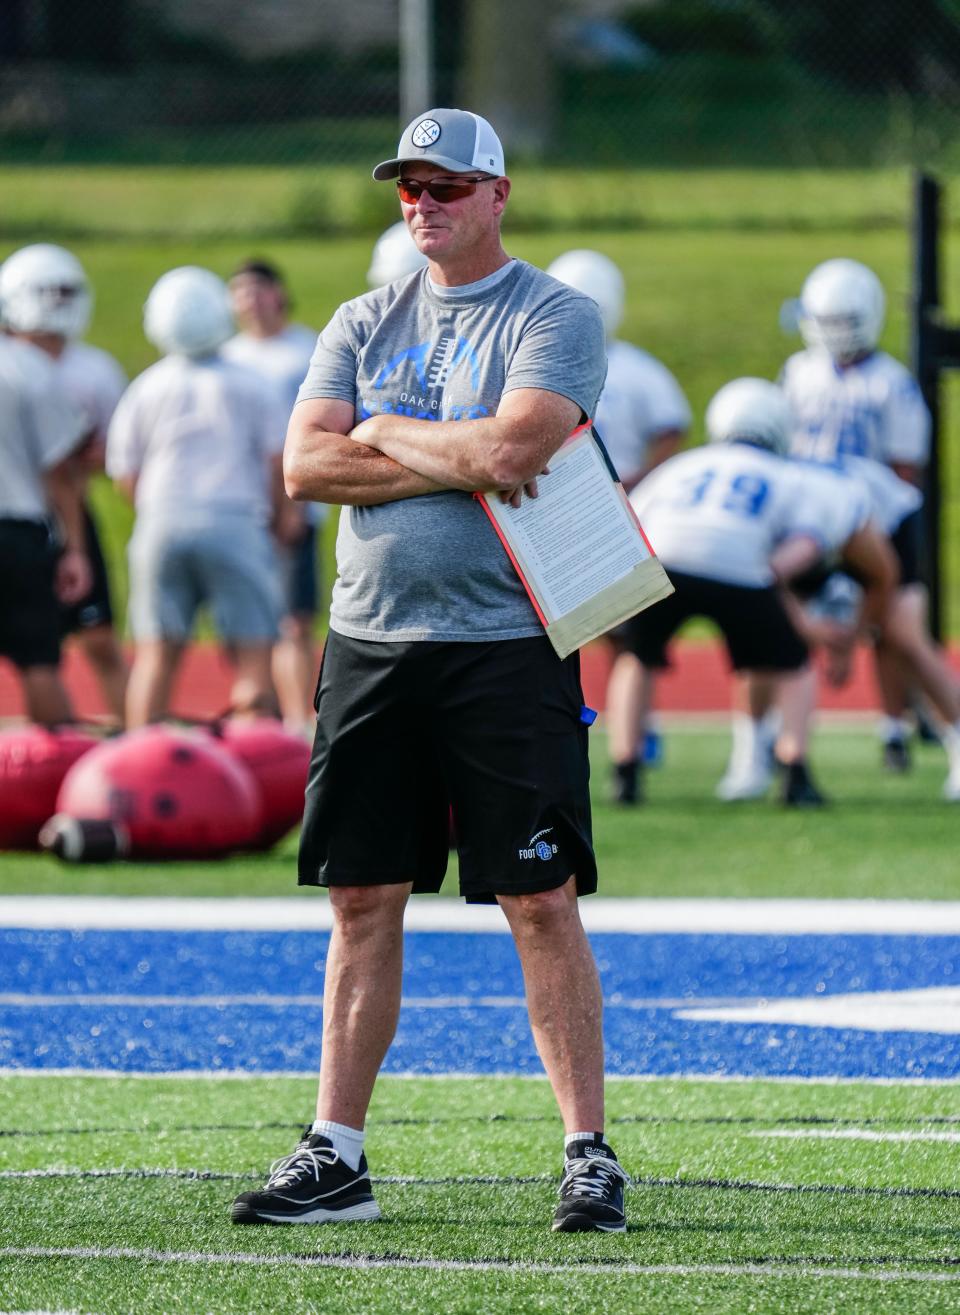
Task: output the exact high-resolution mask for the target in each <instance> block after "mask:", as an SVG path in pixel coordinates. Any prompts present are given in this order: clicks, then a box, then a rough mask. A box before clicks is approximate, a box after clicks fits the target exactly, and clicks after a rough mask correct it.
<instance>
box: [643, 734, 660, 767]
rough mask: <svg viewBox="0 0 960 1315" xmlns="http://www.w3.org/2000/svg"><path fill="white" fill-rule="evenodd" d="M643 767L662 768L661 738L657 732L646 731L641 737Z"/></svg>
mask: <svg viewBox="0 0 960 1315" xmlns="http://www.w3.org/2000/svg"><path fill="white" fill-rule="evenodd" d="M642 757H643V765H644V767H662V766H663V736H662V735H661V734H660V732H659V731H647V732H646V733H645V734H644V737H643V754H642Z"/></svg>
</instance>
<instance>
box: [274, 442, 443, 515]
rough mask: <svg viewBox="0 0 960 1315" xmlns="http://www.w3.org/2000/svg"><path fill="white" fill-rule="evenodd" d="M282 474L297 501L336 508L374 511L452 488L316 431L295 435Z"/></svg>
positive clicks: (369, 449) (370, 450)
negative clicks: (384, 505) (379, 505)
mask: <svg viewBox="0 0 960 1315" xmlns="http://www.w3.org/2000/svg"><path fill="white" fill-rule="evenodd" d="M283 471H284V477H285V482H286V489H287V493H288V494H289V496H290V497H291V498H293V499H294V500H295V501H297V502H330V503H333V504H334V505H336V506H348V507H373V506H377V505H378V504H379V503H382V502H399V501H402V500H403V499H404V498H417V497H420V496H422V495H423V494H425V493H438V492H440V491H442V490H443V489H445V488H450V487H451V486H450V485H449V484H443V483H440V482H439V481H436V480H433V479H429V478H427V477H426V476H424V475H422V474H419V473H417V472H416V471H414V470H411V469H409V468H407V467H406V466H403V465H401V464H400V463H399V462H398V461H395V460H393V458H392V457H389V456H387V455H386V454H385V453H383V452H378V451H376V450H375V449H374V448H372V447H367V446H365V445H364V444H362V443H356V442H354V441H353V440H352V439H350V438H347V437H345V436H344V435H341V434H331V433H326V432H317V431H308V432H306V433H300V434H298V435H297V436H296V439H295V441H294V442H293V443H292V444H290V445H289V447H288V450H287V451H286V452H285V454H284V462H283Z"/></svg>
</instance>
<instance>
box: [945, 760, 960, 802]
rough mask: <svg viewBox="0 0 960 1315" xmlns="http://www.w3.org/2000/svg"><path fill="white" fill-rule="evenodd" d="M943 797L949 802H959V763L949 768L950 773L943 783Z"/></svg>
mask: <svg viewBox="0 0 960 1315" xmlns="http://www.w3.org/2000/svg"><path fill="white" fill-rule="evenodd" d="M943 797H944V799H946V801H947V802H948V803H950V804H956V803H960V763H955V764H954V765H953V766H952V767H951V768H950V774H949V776H948V777H947V779H946V780H945V781H944V783H943Z"/></svg>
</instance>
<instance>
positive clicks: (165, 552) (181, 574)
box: [107, 266, 300, 728]
mask: <svg viewBox="0 0 960 1315" xmlns="http://www.w3.org/2000/svg"><path fill="white" fill-rule="evenodd" d="M144 332H145V334H146V336H147V338H148V339H149V340H150V341H151V342H152V343H153V344H154V345H155V346H156V347H157V348H158V349H159V350H160V351H161V352H162V353H164V356H163V359H162V360H160V361H158V362H157V363H156V364H155V365H151V366H150V367H149V368H148V369H147V370H145V371H144V372H143V374H141V375H140V376H139V377H138V378H137V379H135V380H134V381H133V383H132V384H131V385H130V387H129V388H128V389H127V391H126V392H125V393H124V395H123V397H122V398H121V400H120V404H119V406H118V407H117V410H116V412H115V414H114V417H113V420H112V421H111V422H110V430H109V433H108V435H107V473H108V474H109V475H110V476H111V478H113V479H114V480H116V481H117V483H118V484H119V485H120V487H121V488H122V489H123V491H124V492H125V493H126V494H127V495H128V496H129V497H130V498H132V499H133V500H134V503H135V506H136V513H137V519H136V523H135V525H134V530H133V536H132V538H131V540H130V546H129V550H128V551H129V558H130V626H131V629H132V631H133V635H134V639H135V640H136V645H137V648H136V656H135V658H134V663H133V669H132V671H131V673H130V683H129V688H128V690H127V724H128V726H129V727H131V728H134V727H138V726H142V725H144V724H146V723H148V722H153V721H160V720H162V718H163V717H164V716H165V715H166V714H167V711H168V707H169V700H170V692H171V687H172V684H173V680H174V676H175V675H176V671H177V668H178V666H179V663H180V659H181V657H182V655H183V652H184V649H185V647H186V644H187V642H188V640H189V639H190V635H191V632H192V629H193V624H194V620H195V617H196V613H197V610H198V608H199V607H201V606H202V605H204V604H208V605H209V607H210V609H211V611H212V613H213V621H214V625H215V626H216V629H217V632H218V635H219V637H220V640H221V642H222V644H223V648H224V650H225V653H226V656H227V658H228V659H229V661H230V662H231V664H232V665H233V667H234V670H235V679H234V683H233V690H232V694H231V703H232V706H233V709H234V710H235V711H244V712H248V713H249V712H257V711H260V712H263V711H272V710H273V705H274V698H273V687H272V682H271V677H270V654H271V650H272V647H273V644H274V642H275V640H276V637H277V628H278V621H279V616H280V613H281V590H280V583H279V574H278V569H277V560H276V553H275V548H274V543H273V540H272V538H271V534H270V530H271V528H272V529H273V531H274V533H275V534H276V535H277V537H278V538H279V539H280V541H281V542H286V543H289V542H290V541H291V539H292V538H293V537H295V534H296V532H297V531H298V530H299V526H300V522H299V519H298V520H297V521H296V524H295V525H291V526H285V523H284V516H285V515H286V513H287V509H288V508H289V505H290V504H289V499H288V498H287V497H286V495H285V494H284V492H283V471H282V453H283V440H284V430H285V428H286V419H287V417H286V414H285V412H284V408H283V407H282V406H281V404H280V401H279V397H278V394H277V390H276V389H275V387H273V386H272V385H271V384H269V383H267V382H266V380H264V379H263V378H262V377H261V376H260V375H258V374H257V373H256V372H255V371H252V370H248V369H244V368H243V367H242V366H240V365H238V364H237V363H236V362H234V361H227V360H224V358H223V357H222V356H221V355H220V353H219V351H218V348H219V347H220V346H221V345H222V344H223V343H224V342H225V341H226V340H227V338H229V337H230V335H231V334H232V333H233V319H232V316H231V313H230V302H229V297H228V293H227V288H226V285H225V284H224V283H223V282H222V281H221V280H220V279H218V278H217V277H216V276H215V275H214V274H212V273H210V271H209V270H205V269H198V268H196V267H193V266H187V267H184V268H180V269H174V270H171V271H170V272H169V273H167V274H164V275H163V277H162V278H161V279H160V280H159V281H158V282H157V283H156V284H155V286H154V287H153V289H152V291H151V292H150V295H149V297H148V298H147V302H146V306H145V307H144Z"/></svg>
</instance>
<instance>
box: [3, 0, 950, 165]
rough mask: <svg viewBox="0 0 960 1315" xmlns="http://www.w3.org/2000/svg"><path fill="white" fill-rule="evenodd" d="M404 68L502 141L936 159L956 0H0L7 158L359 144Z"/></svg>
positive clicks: (305, 151)
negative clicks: (471, 112)
mask: <svg viewBox="0 0 960 1315" xmlns="http://www.w3.org/2000/svg"><path fill="white" fill-rule="evenodd" d="M411 73H413V75H414V76H413V77H411ZM411 86H414V87H419V88H423V89H425V90H426V89H429V90H430V91H431V92H432V95H431V96H430V98H429V99H431V100H432V102H433V103H435V104H443V103H460V104H467V105H470V106H471V107H472V108H476V109H478V110H480V111H481V112H484V113H486V114H488V116H489V117H490V118H491V119H493V121H494V122H495V123H496V124H497V126H498V128H499V129H500V130H501V132H502V134H503V136H504V137H505V139H506V140H507V141H508V143H510V145H511V157H512V158H513V159H514V160H516V159H517V158H518V155H519V156H520V157H521V158H524V159H527V160H543V161H545V162H560V163H578V164H579V163H582V162H591V161H592V162H599V163H603V164H607V165H625V166H640V165H646V166H701V165H711V166H744V167H748V166H768V165H771V166H773V165H779V166H783V165H793V166H805V167H813V168H830V167H840V166H862V165H900V164H905V163H911V164H919V163H924V164H938V165H940V166H941V167H949V166H950V165H951V164H952V163H955V161H954V160H953V158H952V157H953V155H955V154H956V146H955V144H954V143H955V142H956V140H957V138H958V128H960V0H911V3H910V4H909V5H908V4H907V3H906V0H844V3H842V4H838V3H837V2H836V0H806V2H805V3H804V4H803V5H798V4H796V3H795V0H646V2H643V3H637V0H632V3H631V2H630V0H552V2H550V0H432V4H431V3H429V0H351V2H350V3H349V4H347V5H344V4H342V3H336V4H335V3H333V2H332V0H4V4H3V5H2V6H0V160H5V161H8V162H11V161H24V162H33V161H42V162H48V163H53V162H57V161H68V162H72V161H78V162H81V161H100V162H138V163H206V164H233V163H278V164H294V163H311V164H318V163H337V162H346V161H353V160H361V159H362V160H369V159H370V158H371V156H372V155H375V154H376V153H377V152H378V151H379V150H380V149H381V148H382V146H383V143H384V141H385V140H389V139H390V138H391V137H392V136H393V135H394V134H395V132H396V130H397V125H398V123H399V122H400V121H401V119H402V117H403V116H404V111H405V110H409V112H415V110H416V109H420V108H426V106H423V105H416V106H415V107H413V109H412V110H411V109H410V107H409V106H406V105H404V103H403V101H404V88H405V87H406V88H408V89H409V88H410V87H411ZM407 97H408V98H409V91H408V92H407Z"/></svg>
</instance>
